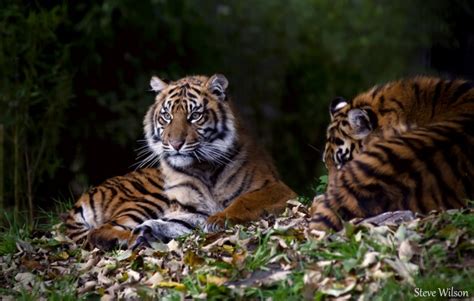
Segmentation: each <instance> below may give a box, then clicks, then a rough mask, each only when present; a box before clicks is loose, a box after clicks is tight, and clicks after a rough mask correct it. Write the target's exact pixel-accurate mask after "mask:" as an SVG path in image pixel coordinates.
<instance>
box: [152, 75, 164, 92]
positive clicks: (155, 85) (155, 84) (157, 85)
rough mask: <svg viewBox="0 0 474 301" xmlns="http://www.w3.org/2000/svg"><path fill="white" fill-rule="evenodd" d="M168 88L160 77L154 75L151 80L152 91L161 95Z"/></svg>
mask: <svg viewBox="0 0 474 301" xmlns="http://www.w3.org/2000/svg"><path fill="white" fill-rule="evenodd" d="M167 86H168V84H167V83H165V82H164V81H162V80H161V79H160V78H159V77H158V76H156V75H154V76H152V77H151V79H150V87H151V90H152V91H155V92H156V93H160V92H161V91H162V90H163V89H164V88H166V87H167Z"/></svg>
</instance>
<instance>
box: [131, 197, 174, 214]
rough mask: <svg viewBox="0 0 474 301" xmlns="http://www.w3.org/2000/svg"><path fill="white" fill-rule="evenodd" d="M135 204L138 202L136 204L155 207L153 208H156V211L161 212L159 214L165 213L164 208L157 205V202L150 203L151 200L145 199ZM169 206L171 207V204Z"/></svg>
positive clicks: (138, 200)
mask: <svg viewBox="0 0 474 301" xmlns="http://www.w3.org/2000/svg"><path fill="white" fill-rule="evenodd" d="M135 202H136V203H139V202H140V203H144V204H148V205H150V206H153V208H155V209H156V211H159V212H160V213H162V214H163V213H164V210H163V208H162V207H161V206H160V205H159V204H157V203H155V202H151V201H149V200H147V199H145V198H141V199H137V200H136V201H135ZM167 205H169V203H167Z"/></svg>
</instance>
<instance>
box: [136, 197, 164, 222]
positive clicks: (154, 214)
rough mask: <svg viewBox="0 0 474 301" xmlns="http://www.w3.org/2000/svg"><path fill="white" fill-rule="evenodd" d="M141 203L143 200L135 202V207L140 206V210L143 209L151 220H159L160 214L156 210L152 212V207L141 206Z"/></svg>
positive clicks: (161, 211)
mask: <svg viewBox="0 0 474 301" xmlns="http://www.w3.org/2000/svg"><path fill="white" fill-rule="evenodd" d="M139 201H141V200H137V202H135V205H136V206H138V207H139V208H141V209H143V211H144V212H145V215H146V216H147V217H148V218H149V219H157V218H158V216H159V214H158V213H157V212H156V211H155V210H152V209H151V208H150V207H147V206H145V205H142V204H139V203H138V202H139ZM160 209H161V208H160ZM160 213H163V210H160Z"/></svg>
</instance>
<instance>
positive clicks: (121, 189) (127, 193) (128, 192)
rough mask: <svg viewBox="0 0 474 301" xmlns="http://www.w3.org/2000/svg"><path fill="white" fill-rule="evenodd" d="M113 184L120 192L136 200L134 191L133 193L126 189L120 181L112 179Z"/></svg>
mask: <svg viewBox="0 0 474 301" xmlns="http://www.w3.org/2000/svg"><path fill="white" fill-rule="evenodd" d="M110 180H111V182H112V183H113V184H115V186H117V187H118V188H119V190H120V191H121V192H122V193H123V194H125V195H126V196H127V197H130V198H134V197H135V194H134V193H133V191H131V190H130V189H128V188H127V187H125V185H124V184H123V183H122V182H121V181H120V180H119V179H116V178H115V179H114V178H112V179H110Z"/></svg>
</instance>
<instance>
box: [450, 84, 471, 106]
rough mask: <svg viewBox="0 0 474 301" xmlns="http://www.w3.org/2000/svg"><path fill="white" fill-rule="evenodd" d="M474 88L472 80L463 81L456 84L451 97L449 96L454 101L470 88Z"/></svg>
mask: <svg viewBox="0 0 474 301" xmlns="http://www.w3.org/2000/svg"><path fill="white" fill-rule="evenodd" d="M473 88H474V82H470V81H468V82H464V83H463V84H462V85H460V86H458V87H457V89H456V91H455V92H454V94H453V97H452V98H451V99H452V100H453V103H455V102H456V101H457V100H458V99H459V98H461V97H462V96H464V94H466V93H467V92H469V91H470V90H471V89H473Z"/></svg>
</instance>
